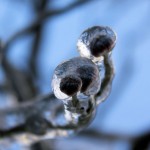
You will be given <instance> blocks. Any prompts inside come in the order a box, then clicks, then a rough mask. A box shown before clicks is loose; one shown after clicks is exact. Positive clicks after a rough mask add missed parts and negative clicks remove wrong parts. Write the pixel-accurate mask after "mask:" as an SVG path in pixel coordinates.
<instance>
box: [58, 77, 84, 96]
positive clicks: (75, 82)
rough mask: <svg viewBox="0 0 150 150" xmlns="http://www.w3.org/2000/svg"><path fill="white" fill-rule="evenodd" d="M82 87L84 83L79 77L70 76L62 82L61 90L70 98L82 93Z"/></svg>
mask: <svg viewBox="0 0 150 150" xmlns="http://www.w3.org/2000/svg"><path fill="white" fill-rule="evenodd" d="M81 85H82V81H81V79H80V78H79V77H77V76H75V75H68V76H66V77H65V78H63V79H62V80H61V83H60V90H61V92H63V93H65V94H67V95H68V96H73V95H75V94H76V93H77V92H78V91H80V88H81Z"/></svg>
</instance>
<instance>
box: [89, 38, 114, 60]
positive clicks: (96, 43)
mask: <svg viewBox="0 0 150 150" xmlns="http://www.w3.org/2000/svg"><path fill="white" fill-rule="evenodd" d="M112 45H113V42H112V40H111V38H110V37H107V36H99V37H97V38H94V39H93V40H92V41H91V42H90V50H91V53H92V55H94V56H95V57H99V56H100V55H101V54H102V53H104V52H105V51H106V52H109V51H110V50H111V48H112Z"/></svg>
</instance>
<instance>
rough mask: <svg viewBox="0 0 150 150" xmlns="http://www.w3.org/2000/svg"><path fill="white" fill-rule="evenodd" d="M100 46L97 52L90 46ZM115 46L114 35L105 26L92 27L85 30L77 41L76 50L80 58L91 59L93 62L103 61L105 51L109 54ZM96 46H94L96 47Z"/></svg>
mask: <svg viewBox="0 0 150 150" xmlns="http://www.w3.org/2000/svg"><path fill="white" fill-rule="evenodd" d="M96 44H98V45H100V47H99V49H98V50H97V49H96V50H97V52H95V49H92V47H93V46H92V45H96ZM115 44H116V33H115V32H114V31H113V30H112V29H111V28H110V27H107V26H94V27H92V28H88V29H87V30H85V31H84V32H83V33H82V34H81V35H80V37H79V39H78V41H77V48H78V51H79V53H80V56H82V57H86V58H89V59H91V60H92V61H93V62H100V61H102V60H103V54H104V52H105V51H106V52H107V53H110V52H111V50H112V49H113V48H114V46H115ZM98 45H96V46H98Z"/></svg>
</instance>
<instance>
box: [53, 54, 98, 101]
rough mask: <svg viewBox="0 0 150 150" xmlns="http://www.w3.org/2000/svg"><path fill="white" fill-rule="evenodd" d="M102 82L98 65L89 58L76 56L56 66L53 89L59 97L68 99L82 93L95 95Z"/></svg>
mask: <svg viewBox="0 0 150 150" xmlns="http://www.w3.org/2000/svg"><path fill="white" fill-rule="evenodd" d="M100 83H101V82H100V75H99V71H98V68H97V66H96V65H95V64H94V63H93V62H92V61H91V60H90V59H88V58H85V57H76V58H73V59H70V60H68V61H65V62H63V63H61V64H60V65H58V66H57V67H56V69H55V71H54V75H53V80H52V89H53V92H54V94H55V96H56V97H57V98H58V99H68V98H70V97H71V96H74V95H75V94H80V93H83V94H85V95H94V94H96V93H97V92H98V90H99V89H100Z"/></svg>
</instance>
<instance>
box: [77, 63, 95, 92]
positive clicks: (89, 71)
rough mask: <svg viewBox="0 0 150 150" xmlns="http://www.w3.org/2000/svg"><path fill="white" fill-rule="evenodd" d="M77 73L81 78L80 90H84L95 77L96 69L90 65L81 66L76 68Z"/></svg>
mask: <svg viewBox="0 0 150 150" xmlns="http://www.w3.org/2000/svg"><path fill="white" fill-rule="evenodd" d="M77 73H78V74H79V76H80V78H81V80H82V87H81V92H85V91H86V90H87V89H88V87H89V86H90V85H91V84H92V82H93V81H94V80H95V79H96V77H97V74H98V71H97V69H96V68H94V67H92V66H82V67H80V68H78V69H77Z"/></svg>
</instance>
